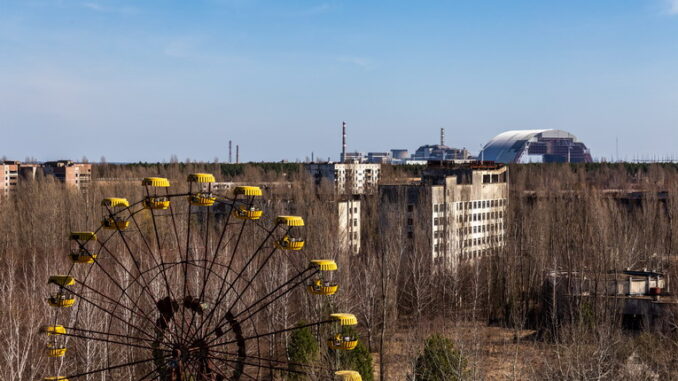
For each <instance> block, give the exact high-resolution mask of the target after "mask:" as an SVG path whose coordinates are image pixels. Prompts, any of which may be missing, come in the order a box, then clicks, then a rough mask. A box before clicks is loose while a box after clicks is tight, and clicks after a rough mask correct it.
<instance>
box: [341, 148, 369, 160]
mask: <svg viewBox="0 0 678 381" xmlns="http://www.w3.org/2000/svg"><path fill="white" fill-rule="evenodd" d="M342 156H343V158H344V160H343V162H344V163H362V162H363V161H364V160H365V158H364V157H363V154H362V152H357V151H356V152H346V153H344V154H342Z"/></svg>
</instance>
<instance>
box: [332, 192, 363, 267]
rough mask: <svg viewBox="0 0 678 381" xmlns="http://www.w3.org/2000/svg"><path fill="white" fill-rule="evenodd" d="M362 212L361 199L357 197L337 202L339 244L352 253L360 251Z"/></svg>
mask: <svg viewBox="0 0 678 381" xmlns="http://www.w3.org/2000/svg"><path fill="white" fill-rule="evenodd" d="M360 212H361V210H360V199H359V198H357V197H350V198H349V199H347V200H341V201H338V202H337V213H338V215H339V225H338V230H339V237H338V238H339V245H340V248H341V249H343V250H345V251H347V252H349V253H351V254H358V253H359V252H360V227H361V220H360Z"/></svg>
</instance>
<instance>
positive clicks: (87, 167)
mask: <svg viewBox="0 0 678 381" xmlns="http://www.w3.org/2000/svg"><path fill="white" fill-rule="evenodd" d="M42 168H43V171H44V172H45V175H50V176H54V177H56V179H57V180H59V181H61V182H63V183H64V184H66V185H69V186H75V187H76V188H78V189H83V190H84V189H87V188H89V185H90V183H91V182H92V164H81V163H74V162H72V161H70V160H59V161H48V162H45V163H44V164H43V166H42Z"/></svg>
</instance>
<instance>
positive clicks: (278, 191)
mask: <svg viewBox="0 0 678 381" xmlns="http://www.w3.org/2000/svg"><path fill="white" fill-rule="evenodd" d="M300 168H301V167H300V165H298V164H284V165H279V164H276V165H271V166H268V165H264V164H261V165H259V164H256V165H221V164H200V163H190V164H185V163H184V164H179V163H175V164H162V165H156V164H152V165H145V164H140V165H124V166H118V165H112V164H106V165H95V167H94V171H95V176H94V177H95V178H97V177H98V178H102V179H103V180H102V181H95V182H94V183H93V186H92V188H91V189H90V191H89V192H87V193H84V194H82V193H79V192H77V191H75V190H72V189H67V188H65V187H64V186H62V185H61V184H59V183H56V182H54V181H53V180H52V179H51V178H40V179H38V180H37V181H35V182H29V183H25V182H24V183H21V185H20V188H19V190H18V192H17V193H16V194H15V195H14V196H12V197H11V198H10V199H6V200H2V201H1V202H0V226H2V234H1V235H0V266H2V268H3V269H5V270H4V271H5V272H4V274H3V277H2V278H1V279H0V303H1V304H2V306H3V308H2V309H0V319H1V320H2V321H3V322H5V325H4V327H3V330H2V339H3V344H4V348H5V349H4V356H2V357H0V377H2V378H3V379H7V380H18V381H23V380H34V379H40V378H41V377H43V376H45V375H48V374H46V372H45V370H46V368H47V364H48V360H47V358H46V357H45V355H44V342H43V341H42V338H41V337H38V335H37V327H38V326H40V325H41V324H46V323H47V320H46V319H47V318H46V317H48V316H50V312H51V311H50V310H49V309H48V307H46V306H45V303H44V298H45V296H46V295H47V294H48V292H49V289H48V287H47V286H46V284H45V283H46V279H47V277H48V276H49V275H50V274H54V273H61V272H65V271H67V270H68V268H67V266H68V262H67V261H66V260H65V255H66V254H67V252H68V243H67V241H66V235H67V233H68V232H69V231H78V230H90V229H93V228H95V227H96V226H98V224H99V222H100V219H101V214H102V212H101V208H100V206H99V202H100V200H101V199H102V198H103V197H110V196H121V197H127V198H129V199H130V200H135V201H136V200H139V199H141V198H142V197H143V194H142V188H141V187H140V186H139V184H138V180H139V179H140V178H142V177H145V176H153V175H159V176H166V177H169V178H170V179H171V180H172V184H173V186H177V187H181V186H182V185H180V184H183V183H184V182H185V179H186V176H187V174H188V173H191V172H211V173H215V174H216V175H217V177H218V180H219V181H235V182H242V183H253V184H260V183H264V182H267V183H270V182H274V183H275V182H277V183H279V184H278V185H276V186H271V187H270V188H267V189H266V196H265V198H266V199H267V200H270V202H269V203H267V204H266V206H265V212H266V216H269V217H270V216H274V215H276V214H299V215H302V216H304V217H305V219H306V222H307V223H306V225H307V227H306V235H307V236H306V238H307V247H306V249H305V250H304V251H303V252H301V253H298V254H295V255H293V256H276V257H274V258H273V259H272V265H273V266H272V267H271V268H269V269H266V270H265V271H264V272H262V274H261V280H262V282H261V284H258V286H259V287H260V289H261V291H262V292H263V291H265V290H266V285H270V284H274V282H275V281H278V280H281V279H285V276H286V275H288V274H289V270H285V269H286V267H285V266H305V265H306V262H307V261H308V260H310V259H312V258H314V257H318V256H322V257H326V258H332V259H336V260H337V262H338V264H339V268H340V271H338V272H337V278H338V279H337V280H338V281H339V283H340V285H341V288H340V292H339V293H338V294H337V295H336V296H334V297H333V299H332V301H331V304H332V307H333V308H332V309H333V310H337V311H339V310H340V311H342V312H352V313H355V314H356V315H357V317H358V319H359V321H360V324H359V326H358V328H357V329H358V331H359V333H360V337H361V343H362V344H361V346H359V347H358V349H356V350H355V351H353V352H351V353H350V354H349V353H347V354H346V356H347V357H346V358H347V360H346V362H345V363H344V365H345V366H347V367H351V368H354V369H356V370H360V371H361V372H362V373H363V379H367V380H369V379H370V378H369V377H371V376H370V375H369V373H371V371H370V370H369V369H370V368H371V367H372V358H374V359H375V360H374V367H375V369H373V370H374V372H375V374H376V375H377V377H378V378H380V379H381V380H402V379H404V378H405V376H406V375H407V374H416V372H417V371H416V369H420V365H419V364H426V363H428V361H424V360H421V361H420V358H421V355H422V354H425V353H427V349H426V348H432V349H436V348H437V349H436V350H435V351H432V349H430V350H428V351H429V352H431V353H433V354H435V353H437V351H438V350H441V348H442V349H445V348H447V349H445V350H448V349H449V350H450V351H452V353H453V354H454V356H457V357H454V356H451V357H450V356H448V355H446V357H445V358H459V359H463V360H464V361H463V363H464V364H465V366H464V367H462V368H458V369H466V372H467V376H468V378H470V379H493V378H499V379H504V378H511V379H533V380H564V379H600V380H615V379H653V378H655V377H656V378H658V379H678V369H677V367H676V366H675V364H676V363H678V361H677V360H678V351H676V347H677V346H678V337H676V334H675V333H673V332H671V331H657V332H645V333H643V334H642V335H637V334H629V333H628V332H625V331H623V330H622V328H621V321H620V318H619V314H618V308H619V306H618V305H615V304H614V302H613V301H611V300H604V299H603V298H597V299H596V298H590V299H588V300H586V301H583V300H573V301H572V304H573V305H572V306H570V307H573V308H572V311H575V313H573V314H572V315H571V316H568V318H567V319H566V320H559V321H555V320H551V319H548V318H547V316H545V315H548V314H547V312H548V311H549V309H548V308H547V307H548V306H545V305H544V301H545V300H548V298H547V296H548V295H546V293H545V289H544V284H545V280H546V275H547V274H548V273H549V272H551V271H567V272H576V271H587V272H588V273H590V274H591V280H592V281H594V282H595V281H596V280H599V279H600V277H601V276H602V275H603V274H606V273H607V271H609V270H612V269H617V270H620V269H625V268H627V267H629V268H636V269H642V268H648V269H657V270H659V271H665V272H666V273H667V274H668V276H669V277H670V278H671V279H672V280H673V279H676V277H675V276H676V273H675V259H676V257H675V253H676V249H677V247H676V245H677V244H678V241H677V240H676V237H678V224H676V220H675V216H677V215H678V194H677V193H676V190H678V169H677V168H676V167H675V166H672V165H649V164H648V165H645V164H643V165H626V164H596V165H586V166H583V165H564V164H558V165H537V164H531V165H520V166H511V168H510V170H511V174H510V183H511V199H510V203H509V216H508V220H507V221H506V226H507V231H506V236H507V239H506V247H505V248H504V249H503V250H501V251H499V252H497V253H496V254H495V255H494V256H492V257H489V258H486V259H484V260H482V261H476V262H474V263H473V264H471V265H465V266H463V267H461V268H460V269H459V272H458V273H457V274H449V273H448V274H440V273H434V272H432V271H431V270H430V268H428V267H427V258H428V257H427V252H426V251H425V250H421V249H418V248H415V250H410V249H408V248H407V246H406V245H405V244H404V242H405V239H406V237H405V236H404V233H403V231H400V230H398V229H394V230H392V231H388V232H385V231H382V230H380V219H382V218H389V219H392V220H393V221H401V220H402V218H401V217H402V215H401V214H399V211H398V210H395V209H394V210H388V209H385V208H384V207H383V206H381V205H379V204H378V203H377V201H376V198H365V199H363V205H362V207H361V208H362V210H363V212H362V217H363V242H362V250H361V253H360V254H359V255H357V256H350V255H348V254H347V253H345V252H344V251H343V250H342V249H341V247H340V245H339V243H338V239H337V238H336V237H337V234H338V233H337V231H338V230H337V229H338V227H337V218H336V213H337V209H336V205H335V204H333V203H332V202H331V200H330V199H328V198H327V194H329V192H327V191H324V192H319V191H317V190H316V188H315V187H314V186H310V184H312V179H310V178H309V176H308V175H307V174H306V173H305V172H304V171H303V170H300ZM411 171H412V172H410V169H409V168H408V169H407V173H405V174H403V173H399V172H398V173H396V172H391V174H390V175H389V176H390V177H391V178H396V177H398V176H403V175H404V176H408V177H410V176H411V177H415V176H416V175H417V171H416V169H411ZM126 180H129V181H126ZM322 186H325V187H326V186H327V184H324V185H322ZM630 192H638V193H639V194H640V196H639V197H635V196H634V198H629V197H627V196H626V195H628V194H629V193H630ZM402 223H403V224H404V223H405V221H402ZM415 233H416V232H415ZM421 236H425V234H421ZM285 271H288V272H287V273H286V272H285ZM248 297H251V298H254V297H255V295H248ZM328 304H329V302H328V301H327V300H324V299H318V298H313V297H311V296H310V295H307V294H306V293H305V291H304V290H303V289H300V290H299V291H298V292H295V293H294V294H292V295H290V297H289V298H282V299H281V300H279V302H278V303H277V304H276V305H275V306H272V307H271V308H270V309H267V310H266V311H265V312H264V313H263V314H262V318H261V319H260V320H258V321H257V324H258V325H259V326H260V328H262V329H273V328H276V329H278V328H280V327H284V326H288V324H289V322H295V321H299V320H301V319H309V318H310V317H320V316H324V315H325V314H326V313H327V311H328ZM334 307H336V308H334ZM90 312H91V311H90ZM97 316H98V315H97V314H96V313H93V312H91V314H89V315H87V318H88V319H90V320H88V322H89V323H91V326H92V327H93V328H95V329H96V328H97V327H101V326H102V324H104V322H99V321H97V319H96V318H97ZM673 316H678V315H675V314H674V315H673ZM673 316H669V318H668V319H669V323H671V324H674V325H675V324H676V321H675V319H674V318H673ZM488 323H490V324H491V325H493V326H498V327H501V329H502V330H503V331H502V332H509V333H510V334H509V337H510V339H506V338H501V339H498V338H496V337H497V336H492V335H490V334H489V333H488V332H495V331H490V328H494V327H489V328H488ZM497 329H500V328H497ZM307 334H308V332H307V333H306V334H304V335H303V336H302V337H295V336H294V335H291V334H290V335H277V336H276V337H271V338H267V339H266V340H265V341H264V342H265V345H262V350H268V351H270V352H271V353H274V354H276V355H277V359H278V361H281V362H283V363H284V362H285V361H288V355H289V361H291V362H297V360H298V361H299V362H305V361H310V362H314V361H317V363H318V364H320V365H321V366H326V367H332V368H333V367H335V366H336V364H334V363H332V362H331V361H329V360H327V359H328V358H329V357H328V356H324V355H322V353H324V352H323V351H325V349H324V348H325V340H326V337H319V338H318V332H316V331H314V330H311V332H310V334H311V336H312V337H313V338H314V340H315V343H316V345H318V347H317V350H314V349H313V346H312V344H311V340H309V339H310V336H308V335H307ZM322 334H323V335H324V334H326V333H322ZM431 335H437V336H432V337H431V338H430V339H429V340H428V342H427V338H429V337H430V336H431ZM433 337H436V339H435V341H436V343H435V344H434V343H432V342H431V340H433ZM293 343H294V344H293ZM297 343H298V344H297ZM445 343H454V345H453V346H451V347H448V345H447V344H445ZM82 350H84V349H82V348H81V349H77V350H76V349H73V353H72V354H71V353H69V355H68V357H66V362H65V363H66V364H67V365H68V364H71V363H72V362H74V361H77V362H79V363H80V364H81V365H82V366H85V365H86V366H88V367H91V368H95V367H96V366H97V364H98V363H97V362H98V361H104V360H102V358H101V357H100V356H101V353H102V352H101V351H100V348H94V349H92V352H91V355H89V356H86V355H84V354H83V352H78V351H82ZM314 351H317V352H319V353H321V355H319V356H318V357H317V358H316V357H313V353H314ZM370 354H373V355H372V356H370ZM500 354H504V355H505V356H504V357H500ZM71 356H72V357H71ZM297 356H298V357H297ZM342 356H343V354H342ZM427 356H429V355H427ZM433 358H435V356H434V357H433ZM295 359H296V360H295ZM85 362H88V363H87V364H85ZM457 363H460V362H457ZM422 366H423V365H422ZM638 374H639V375H640V376H638V377H636V376H633V375H638ZM324 376H325V375H320V374H315V375H312V376H311V379H323V378H322V377H324ZM418 379H419V378H418Z"/></svg>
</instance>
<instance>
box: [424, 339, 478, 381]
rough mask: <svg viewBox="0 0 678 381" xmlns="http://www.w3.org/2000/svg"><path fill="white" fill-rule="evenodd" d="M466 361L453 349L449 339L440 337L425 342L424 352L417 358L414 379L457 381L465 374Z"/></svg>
mask: <svg viewBox="0 0 678 381" xmlns="http://www.w3.org/2000/svg"><path fill="white" fill-rule="evenodd" d="M466 365H467V360H466V359H465V358H464V357H463V356H462V355H461V352H459V350H457V349H456V348H454V344H453V343H452V341H451V340H450V339H447V338H445V337H442V336H440V335H433V336H430V337H429V338H428V339H427V340H426V345H425V346H424V351H423V352H422V353H421V354H420V355H419V357H417V363H416V365H415V368H414V379H415V380H417V381H439V380H447V381H457V380H462V379H464V378H465V377H464V376H465V374H466Z"/></svg>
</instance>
